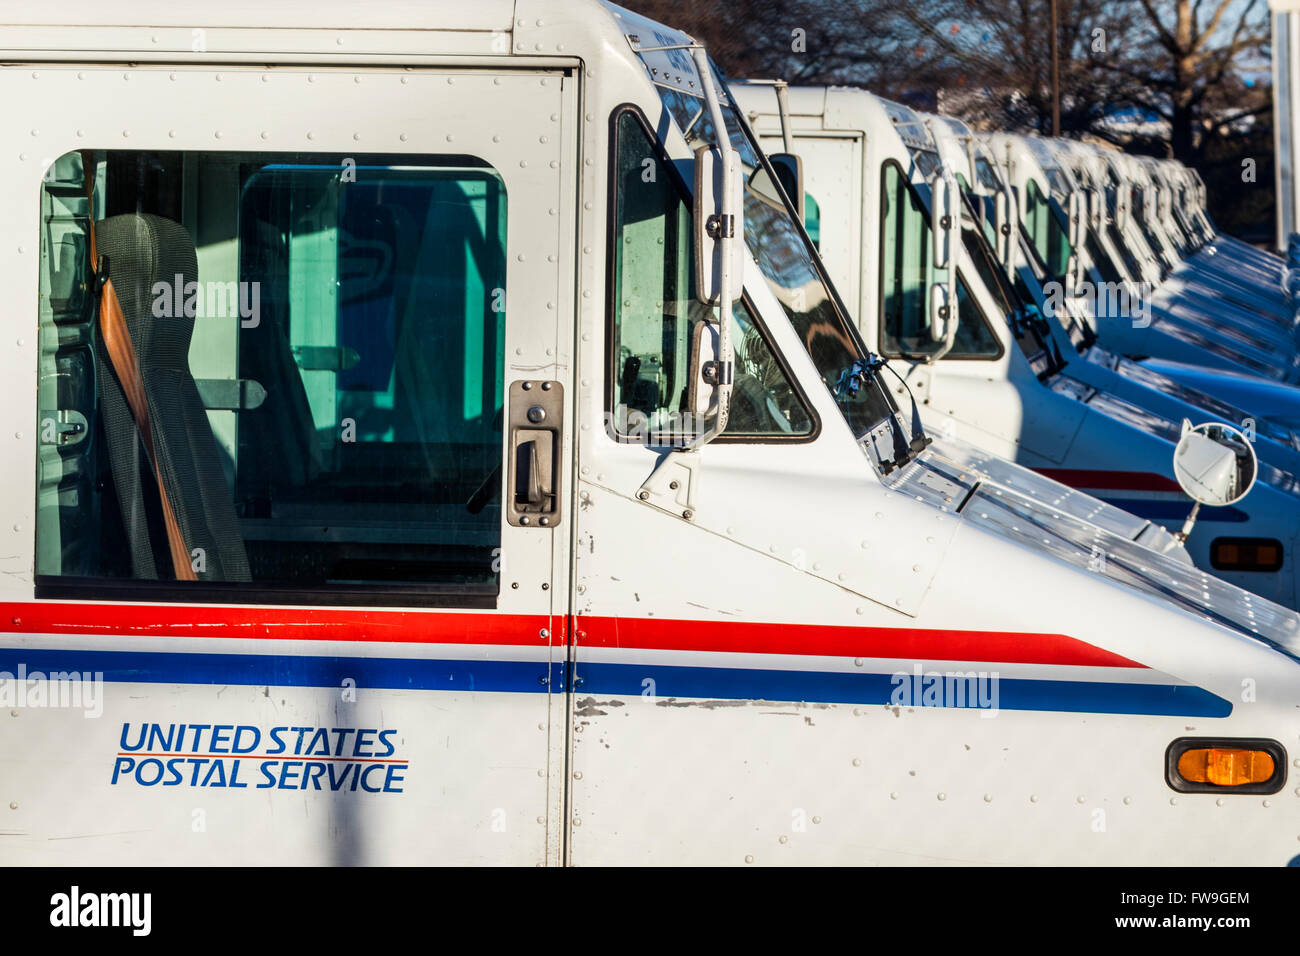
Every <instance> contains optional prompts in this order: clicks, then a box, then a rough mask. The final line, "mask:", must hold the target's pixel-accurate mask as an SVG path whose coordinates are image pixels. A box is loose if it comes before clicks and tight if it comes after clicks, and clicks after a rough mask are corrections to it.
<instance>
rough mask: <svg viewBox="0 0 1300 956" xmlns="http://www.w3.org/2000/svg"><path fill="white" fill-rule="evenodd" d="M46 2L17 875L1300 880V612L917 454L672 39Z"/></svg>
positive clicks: (31, 315)
mask: <svg viewBox="0 0 1300 956" xmlns="http://www.w3.org/2000/svg"><path fill="white" fill-rule="evenodd" d="M55 16H56V13H54V12H47V10H46V9H43V8H39V7H26V8H23V9H22V10H21V11H12V10H11V11H9V12H7V13H6V14H5V20H6V22H5V23H4V24H3V25H0V46H2V47H3V48H4V49H5V51H6V54H5V59H4V65H3V66H0V88H2V89H3V93H4V98H5V101H6V102H7V103H8V104H9V105H8V107H7V113H6V115H7V117H8V121H9V123H10V148H9V149H7V150H5V151H4V154H3V155H2V156H0V172H3V175H0V209H3V212H4V215H3V217H0V223H2V224H3V225H2V226H0V228H2V229H3V230H4V231H5V234H6V238H5V243H4V250H5V251H4V254H3V255H2V256H0V274H2V275H3V278H4V280H5V282H6V285H7V287H8V288H9V289H10V290H11V293H12V294H11V297H10V308H9V312H8V314H9V316H10V318H9V319H8V321H9V323H10V330H9V333H8V334H9V338H8V342H9V343H10V345H9V347H7V348H6V349H5V350H3V353H2V354H3V357H2V358H0V363H3V364H2V365H0V372H3V380H4V381H6V382H8V383H9V387H10V388H11V390H12V395H11V400H10V401H8V402H6V403H4V405H3V406H2V407H0V418H3V422H2V424H3V429H2V430H0V434H3V435H4V436H5V440H6V441H9V442H10V443H11V452H10V454H9V456H8V457H7V459H6V460H7V461H8V462H9V464H8V466H7V468H8V472H7V476H8V480H7V481H6V482H5V485H4V495H3V507H4V509H5V511H6V514H5V516H4V521H3V524H2V525H0V526H2V527H3V528H4V529H5V530H4V533H5V534H6V535H7V536H8V543H7V546H6V548H5V549H4V551H3V552H0V570H3V572H4V574H3V575H2V576H0V600H2V601H3V602H4V612H5V613H4V615H3V617H2V618H0V622H3V623H2V624H0V628H2V632H0V671H2V672H4V673H3V674H0V691H2V692H3V693H4V694H5V695H6V697H5V698H4V700H3V701H0V704H2V705H3V709H2V710H0V767H3V773H2V774H0V781H3V788H4V793H3V799H2V800H0V807H3V808H4V809H3V811H0V812H4V813H5V814H6V819H5V825H4V839H3V842H0V861H3V862H4V863H6V864H10V865H12V864H36V863H78V864H88V863H154V864H223V863H419V862H435V863H445V864H453V863H460V864H463V863H502V864H505V863H509V864H544V863H549V864H566V863H568V864H609V863H712V864H735V865H738V866H743V865H746V864H756V865H769V864H783V863H788V864H794V863H937V862H988V863H1014V862H1020V863H1063V862H1080V863H1106V862H1111V863H1149V862H1152V861H1155V860H1158V861H1161V862H1166V863H1222V864H1228V863H1257V864H1269V865H1281V864H1285V863H1287V862H1288V861H1289V860H1291V859H1292V858H1293V857H1295V856H1296V854H1297V846H1296V827H1295V825H1294V818H1293V817H1292V810H1293V807H1294V803H1293V801H1294V800H1296V799H1297V798H1296V796H1295V794H1294V793H1293V790H1294V787H1293V785H1292V783H1291V780H1290V770H1291V759H1292V758H1291V756H1290V755H1291V754H1292V753H1293V752H1294V751H1295V750H1296V748H1297V746H1298V745H1300V712H1298V711H1297V710H1296V707H1295V701H1296V700H1297V697H1298V696H1300V633H1298V632H1300V623H1298V621H1297V616H1296V614H1295V613H1294V612H1291V611H1288V610H1286V609H1284V608H1281V607H1279V606H1278V605H1276V604H1273V603H1270V602H1269V601H1267V600H1264V599H1261V598H1259V597H1258V596H1256V595H1252V594H1249V593H1247V592H1244V591H1241V590H1239V589H1237V588H1235V587H1232V586H1231V585H1228V584H1225V583H1223V582H1221V581H1219V580H1217V579H1215V578H1214V577H1212V576H1209V575H1206V574H1203V573H1202V572H1199V571H1197V570H1196V569H1194V568H1190V567H1188V566H1186V565H1185V564H1182V563H1180V562H1179V561H1177V560H1176V559H1173V558H1170V557H1168V556H1165V555H1160V554H1157V553H1154V552H1153V551H1151V550H1150V549H1147V548H1144V547H1142V546H1141V545H1139V544H1136V543H1134V542H1131V541H1128V540H1126V539H1124V538H1122V537H1120V536H1118V535H1112V536H1110V537H1107V536H1106V535H1105V533H1104V531H1102V530H1100V529H1098V528H1096V527H1095V526H1091V525H1088V526H1084V525H1082V524H1081V523H1078V522H1074V521H1071V520H1066V519H1064V518H1062V517H1061V516H1059V515H1057V514H1054V513H1053V512H1052V511H1051V509H1050V508H1047V507H1042V506H1038V505H1034V504H1033V503H1032V502H1029V501H1028V499H1024V498H1019V497H1016V496H1014V495H1007V494H1004V493H1002V489H1001V488H999V487H998V486H997V485H996V484H988V485H986V484H985V483H984V482H983V481H982V480H980V479H978V478H976V477H975V476H974V474H973V473H972V472H970V471H968V470H966V469H965V468H963V467H962V466H961V464H960V463H955V462H952V461H949V460H947V459H945V458H944V457H943V456H940V455H937V454H936V453H935V451H934V449H933V448H929V447H925V441H924V437H923V436H922V435H921V434H919V433H918V432H913V431H912V430H910V429H909V428H908V427H907V422H906V420H905V417H903V416H900V415H899V414H898V413H897V411H896V409H895V407H894V405H893V403H892V401H891V399H890V393H888V392H886V391H885V390H884V388H883V387H882V382H881V379H880V378H879V373H880V371H882V370H881V369H879V368H878V367H877V363H876V362H875V361H873V359H872V357H871V356H870V354H869V353H868V352H867V351H866V349H865V348H864V347H863V343H862V341H861V339H860V337H859V336H858V334H857V332H856V330H855V329H854V328H853V326H852V324H851V323H850V321H849V319H848V313H847V312H846V310H845V309H844V307H843V304H842V302H841V301H840V299H839V297H838V295H837V294H836V292H835V290H834V287H833V286H832V285H831V284H830V283H829V282H828V281H827V279H826V275H825V271H824V269H823V266H822V264H821V262H820V260H819V259H818V257H817V255H816V253H815V251H814V249H813V247H812V246H811V244H810V243H809V242H808V240H807V237H806V235H805V233H804V231H803V229H802V228H801V226H800V225H799V223H798V221H797V219H796V218H795V217H794V215H793V214H792V212H791V210H790V209H789V208H788V207H787V206H786V205H785V204H784V202H783V201H781V200H780V198H779V197H780V193H779V191H774V190H773V188H772V182H773V180H772V176H773V175H774V173H773V172H772V169H771V167H770V166H768V165H767V164H766V162H765V161H764V160H763V159H762V157H761V154H760V153H759V152H758V151H757V149H756V145H755V144H754V143H753V141H752V140H751V139H750V138H749V136H748V133H747V131H746V130H745V129H744V125H743V123H741V122H740V121H739V120H738V114H736V113H735V111H734V107H733V106H732V105H731V103H730V102H729V101H728V100H727V99H726V98H725V94H724V93H723V92H722V87H721V77H720V75H719V74H718V73H717V72H716V71H715V70H713V69H712V68H711V67H710V66H709V64H708V60H707V57H706V56H705V55H704V51H703V50H702V49H701V48H700V47H699V46H698V45H696V44H694V43H693V42H692V41H691V39H690V38H689V37H687V36H684V35H683V34H681V33H678V32H676V31H674V30H671V29H669V28H667V27H665V26H662V25H660V24H657V23H653V22H650V21H647V20H644V19H641V18H639V17H635V16H633V15H631V14H629V13H628V12H626V11H623V10H620V9H619V8H617V7H612V6H606V5H602V4H597V3H575V2H565V3H558V2H539V0H484V2H480V3H477V4H473V5H460V6H447V5H432V4H419V5H414V4H406V3H396V2H394V3H389V4H376V5H362V4H356V3H351V2H341V0H320V2H318V3H315V4H313V5H312V6H311V8H310V12H309V13H307V14H304V13H302V12H300V11H299V10H298V9H297V8H289V7H287V6H285V5H274V4H258V5H252V4H236V5H234V6H231V5H223V6H221V7H213V6H212V5H211V4H207V3H199V2H197V0H176V2H174V3H172V4H169V5H167V6H166V7H164V8H158V7H156V6H154V5H145V4H142V3H139V2H126V0H123V2H96V3H90V2H70V3H64V4H61V5H60V6H59V7H58V10H57V19H58V21H59V22H58V23H57V24H56V23H53V22H51V21H53V20H54V19H55ZM724 117H725V118H724ZM724 126H725V127H726V128H727V129H728V130H729V131H730V133H731V134H732V135H731V136H730V137H729V138H724V139H729V140H730V142H729V143H723V144H719V143H717V142H715V141H714V140H715V136H716V133H715V131H717V130H720V129H721V128H723V127H724ZM773 197H776V198H775V199H774V198H773ZM708 303H713V305H712V306H711V305H710V304H708ZM1207 443H1208V444H1207ZM1180 450H1181V451H1182V452H1183V454H1184V458H1185V459H1186V467H1184V468H1183V470H1182V471H1180V474H1184V475H1185V476H1186V478H1187V480H1188V481H1189V483H1190V482H1192V481H1197V482H1202V483H1203V484H1204V485H1205V487H1206V489H1207V494H1206V497H1207V500H1212V498H1213V496H1212V495H1210V494H1209V493H1208V492H1213V493H1214V494H1225V495H1229V496H1232V495H1236V494H1238V493H1240V491H1241V490H1242V486H1244V484H1246V483H1248V479H1249V475H1248V474H1247V473H1246V472H1245V471H1244V470H1243V468H1242V467H1240V466H1239V465H1240V464H1242V463H1244V459H1242V458H1240V457H1239V456H1238V455H1237V451H1236V450H1235V449H1234V447H1233V441H1232V439H1231V437H1230V436H1225V435H1208V434H1202V433H1199V432H1198V433H1195V434H1194V435H1189V436H1188V437H1187V439H1186V441H1184V442H1183V443H1182V444H1180ZM1225 465H1226V466H1228V467H1227V468H1226V469H1225V468H1224V467H1223V466H1225ZM1234 486H1235V487H1234ZM1198 493H1200V492H1199V491H1198ZM74 692H75V693H74Z"/></svg>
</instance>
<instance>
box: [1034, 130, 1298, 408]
mask: <svg viewBox="0 0 1300 956" xmlns="http://www.w3.org/2000/svg"><path fill="white" fill-rule="evenodd" d="M1049 142H1050V143H1051V145H1052V148H1053V152H1054V153H1055V154H1057V156H1058V157H1059V159H1060V164H1061V166H1062V167H1065V168H1068V169H1069V170H1070V172H1071V173H1072V175H1073V179H1074V181H1075V182H1076V183H1078V184H1080V186H1081V189H1082V190H1083V192H1084V194H1085V197H1086V198H1085V201H1084V202H1083V204H1082V206H1083V207H1084V208H1087V210H1088V214H1087V217H1086V221H1085V223H1081V224H1080V227H1079V228H1080V229H1081V230H1083V238H1082V241H1081V243H1080V244H1081V246H1082V247H1083V257H1082V260H1081V261H1082V272H1081V276H1082V277H1083V281H1084V282H1085V283H1086V284H1087V285H1089V286H1091V287H1094V288H1098V289H1111V288H1121V289H1123V288H1127V289H1129V290H1130V291H1132V290H1141V289H1143V288H1146V289H1151V288H1157V294H1156V296H1155V297H1154V298H1153V300H1152V308H1151V310H1150V311H1151V317H1152V321H1151V322H1150V323H1148V322H1146V321H1145V320H1144V321H1142V322H1139V323H1135V322H1133V321H1132V319H1131V317H1128V316H1124V315H1120V314H1118V313H1115V312H1114V310H1110V309H1107V308H1102V309H1099V310H1098V311H1097V315H1096V319H1095V321H1096V332H1097V334H1098V336H1099V337H1101V338H1102V340H1103V344H1105V343H1106V342H1109V347H1110V348H1112V349H1114V350H1116V351H1118V352H1121V353H1123V354H1128V355H1131V356H1134V357H1136V358H1138V359H1140V360H1141V361H1142V364H1143V365H1144V366H1146V367H1147V368H1148V369H1150V370H1151V371H1153V372H1158V373H1159V374H1161V375H1163V376H1165V377H1168V378H1175V379H1177V380H1179V381H1181V382H1183V383H1185V384H1187V385H1189V386H1191V387H1194V388H1197V389H1200V390H1204V391H1212V392H1214V393H1215V394H1217V395H1219V396H1221V397H1223V398H1225V399H1226V400H1229V401H1231V402H1233V403H1235V404H1237V405H1238V406H1240V407H1243V408H1246V409H1249V410H1250V411H1251V412H1252V414H1253V415H1255V416H1256V417H1265V418H1269V419H1271V420H1273V421H1275V422H1278V423H1280V424H1285V425H1287V426H1288V427H1291V428H1296V427H1300V388H1297V386H1296V385H1295V384H1294V383H1293V382H1289V380H1288V373H1286V372H1285V369H1284V366H1285V356H1286V355H1288V354H1289V353H1290V352H1291V351H1292V349H1293V348H1294V342H1295V334H1296V333H1295V315H1296V314H1297V313H1296V298H1295V297H1296V295H1297V294H1298V293H1300V285H1297V284H1296V283H1295V282H1294V281H1288V280H1287V278H1286V274H1285V272H1284V269H1283V265H1282V262H1281V260H1280V259H1278V258H1277V257H1276V256H1273V255H1270V254H1268V253H1264V252H1260V251H1259V250H1256V249H1253V248H1251V247H1249V246H1245V245H1244V244H1243V243H1241V242H1239V241H1237V240H1235V239H1231V238H1229V237H1225V236H1217V237H1214V236H1213V234H1212V233H1211V236H1212V238H1211V240H1210V241H1209V242H1207V243H1205V244H1204V245H1203V246H1201V247H1200V249H1199V251H1198V252H1197V253H1196V254H1195V255H1194V256H1192V257H1191V258H1189V259H1188V260H1187V262H1186V263H1185V265H1186V267H1187V268H1185V269H1184V270H1183V278H1182V279H1180V280H1179V282H1180V283H1181V284H1182V285H1183V287H1184V288H1186V287H1187V283H1188V280H1189V279H1190V280H1192V281H1193V282H1195V283H1196V284H1197V285H1199V286H1200V288H1201V291H1200V292H1199V293H1197V294H1196V295H1193V296H1182V297H1179V298H1178V299H1177V300H1172V299H1171V297H1170V296H1169V295H1168V294H1167V293H1165V292H1160V291H1158V287H1156V286H1153V285H1151V284H1150V283H1153V282H1154V283H1158V282H1160V273H1159V271H1158V270H1157V271H1153V272H1144V271H1143V270H1144V268H1147V269H1152V270H1154V266H1152V264H1151V263H1150V260H1143V261H1140V259H1141V256H1142V251H1141V250H1142V249H1143V248H1144V247H1145V239H1143V238H1142V236H1141V235H1140V234H1139V235H1137V236H1136V237H1134V238H1133V239H1132V241H1131V242H1126V241H1125V240H1124V238H1123V237H1124V235H1125V230H1124V229H1121V226H1124V227H1125V229H1131V228H1132V227H1131V226H1130V225H1128V224H1130V223H1131V222H1132V220H1133V218H1134V217H1133V216H1132V214H1131V212H1130V210H1129V206H1130V205H1131V200H1130V199H1129V198H1128V197H1129V196H1130V193H1131V192H1132V190H1131V189H1130V187H1128V186H1127V185H1125V184H1124V183H1123V182H1122V181H1121V180H1120V179H1119V178H1118V174H1117V173H1116V172H1115V170H1116V169H1117V168H1120V169H1122V168H1126V166H1125V164H1123V163H1121V162H1120V161H1119V160H1118V159H1117V158H1116V157H1115V156H1114V155H1112V153H1111V151H1106V150H1097V149H1093V148H1090V147H1085V146H1083V145H1081V144H1076V143H1067V142H1065V141H1060V140H1055V141H1049ZM1058 181H1060V180H1058ZM1198 181H1199V180H1198ZM1058 225H1059V222H1058ZM1052 228H1053V229H1055V228H1056V226H1053V227H1052ZM1144 261H1145V263H1146V265H1145V266H1144V264H1143V263H1144ZM1144 275H1146V276H1149V278H1142V277H1143V276H1144ZM1197 276H1199V277H1200V279H1197V278H1196V277H1197ZM1202 280H1204V281H1202ZM1144 283H1146V284H1145V285H1144ZM1207 286H1209V288H1208V289H1207ZM1171 287H1176V286H1171ZM1103 298H1104V297H1103ZM1198 301H1199V303H1200V304H1199V305H1193V303H1195V302H1198ZM1162 302H1163V304H1159V303H1162ZM1233 303H1236V305H1234V304H1233ZM1243 303H1244V304H1245V305H1246V309H1245V310H1244V311H1243V310H1242V309H1241V308H1240V307H1239V306H1241V305H1242V304H1243ZM1233 309H1236V311H1235V312H1232V310H1233ZM1193 312H1195V313H1196V315H1194V316H1193ZM1230 312H1232V314H1233V315H1234V316H1235V317H1234V318H1233V319H1232V322H1233V323H1234V324H1235V325H1236V326H1237V327H1236V328H1230V327H1229V326H1228V324H1227V323H1226V322H1224V321H1222V318H1221V317H1222V316H1224V315H1227V314H1229V313H1230ZM1266 315H1268V316H1269V317H1265V316H1266ZM1216 316H1218V317H1220V318H1218V319H1216ZM1189 317H1190V318H1189ZM1183 319H1189V321H1182V320H1183ZM1153 329H1154V331H1152V330H1153ZM1279 355H1280V356H1283V361H1282V363H1281V365H1279V361H1278V356H1279ZM1159 356H1165V357H1163V358H1162V357H1159Z"/></svg>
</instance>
